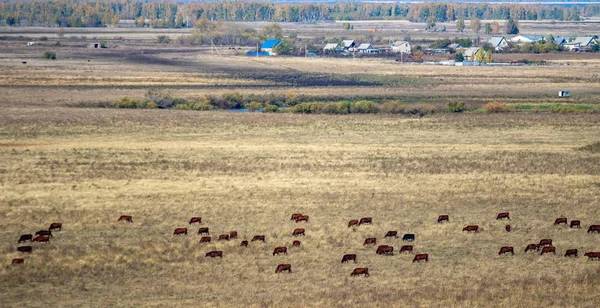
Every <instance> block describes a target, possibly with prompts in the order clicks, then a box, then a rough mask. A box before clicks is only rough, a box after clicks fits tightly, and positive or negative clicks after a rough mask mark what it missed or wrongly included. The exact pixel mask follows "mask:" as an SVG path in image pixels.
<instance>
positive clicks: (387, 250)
mask: <svg viewBox="0 0 600 308" xmlns="http://www.w3.org/2000/svg"><path fill="white" fill-rule="evenodd" d="M496 219H497V220H500V219H508V220H510V213H508V212H503V213H499V214H498V215H497V216H496ZM291 220H293V221H295V222H296V223H298V222H304V223H308V222H309V216H308V215H303V214H301V213H294V214H292V217H291ZM117 221H124V222H129V223H133V218H132V216H129V215H122V216H120V217H119V218H118V219H117ZM449 221H450V218H449V215H440V216H439V217H438V219H437V223H444V222H449ZM194 223H197V224H202V218H201V217H192V218H191V219H190V220H189V225H192V224H194ZM364 224H373V218H371V217H363V218H361V219H360V220H359V219H352V220H350V221H349V222H348V228H351V227H359V226H361V225H364ZM561 224H564V225H568V226H569V227H570V228H581V221H579V220H571V223H570V224H568V221H567V218H564V217H561V218H557V219H556V220H555V221H554V225H561ZM61 230H62V223H60V222H54V223H51V224H50V227H49V228H48V229H47V230H39V231H38V232H36V233H35V237H34V236H33V235H32V234H23V235H21V236H20V238H19V240H18V241H17V244H21V243H23V242H31V243H33V242H38V243H46V244H48V243H50V238H53V237H54V236H53V234H52V231H61ZM505 230H506V231H507V232H511V230H512V229H511V226H510V225H508V224H507V225H506V226H505ZM462 231H463V232H467V233H471V232H473V233H478V232H482V230H481V228H479V226H478V225H467V226H465V227H464V228H463V229H462ZM587 232H588V233H600V225H591V226H590V227H589V228H588V230H587ZM197 234H198V235H207V236H202V237H201V238H200V241H199V243H200V244H203V243H210V242H211V237H210V232H209V228H208V227H200V228H199V229H198V232H197ZM305 234H306V230H305V229H304V228H296V229H294V230H293V231H292V233H291V235H292V236H294V237H296V236H300V235H302V236H304V235H305ZM182 235H183V236H187V235H188V228H187V227H179V228H175V230H174V231H173V236H182ZM388 237H392V238H398V231H394V230H392V231H387V232H386V233H385V235H384V238H388ZM237 238H238V233H237V231H230V232H229V233H224V234H220V235H219V236H218V238H217V240H218V241H230V240H233V239H237ZM257 241H258V242H263V243H266V240H265V236H264V235H255V236H254V237H252V239H251V242H257ZM402 241H403V242H414V241H415V234H412V233H407V234H404V235H403V237H402ZM248 244H249V243H248V240H242V241H241V243H240V246H241V247H248ZM301 245H302V242H301V241H299V240H294V241H293V242H292V247H299V246H301ZM367 245H373V246H375V245H377V238H375V237H371V238H366V239H365V240H364V242H363V246H367ZM32 250H33V248H32V246H18V247H17V251H18V252H21V253H29V254H31V253H32ZM413 250H414V247H413V245H403V246H402V247H400V250H399V251H398V253H400V254H403V253H408V254H413ZM531 251H534V252H539V253H540V255H544V254H548V253H552V254H556V247H555V246H553V245H552V239H542V240H540V241H539V243H532V244H528V245H527V247H525V253H528V252H531ZM287 253H288V248H287V247H286V246H278V247H275V248H274V250H273V256H276V255H281V254H283V255H287ZM375 253H376V254H377V255H382V256H392V255H394V247H393V246H389V245H379V246H377V249H376V250H375ZM504 254H511V255H514V254H515V249H514V247H513V246H502V247H500V251H499V252H498V255H504ZM205 256H206V257H208V258H217V257H219V258H223V251H220V250H213V251H209V252H207V253H206V255H205ZM564 256H565V257H578V250H577V249H575V248H570V249H567V250H566V251H565V254H564ZM584 256H586V257H588V260H600V252H586V253H585V254H584ZM350 261H353V262H354V263H358V260H357V256H356V254H345V255H344V256H343V257H342V261H341V263H348V262H350ZM420 261H425V262H429V254H427V253H417V254H415V255H414V258H413V260H412V262H420ZM23 263H24V258H15V259H13V260H12V264H23ZM284 271H287V272H288V273H292V265H291V264H279V265H277V267H276V269H275V273H280V272H284ZM350 275H351V276H359V275H363V276H365V277H368V276H369V269H368V268H366V267H357V268H355V269H354V270H353V271H352V273H351V274H350Z"/></svg>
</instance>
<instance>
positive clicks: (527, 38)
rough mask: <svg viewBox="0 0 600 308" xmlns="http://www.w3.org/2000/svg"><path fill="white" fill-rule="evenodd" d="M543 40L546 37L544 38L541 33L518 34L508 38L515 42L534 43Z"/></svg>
mask: <svg viewBox="0 0 600 308" xmlns="http://www.w3.org/2000/svg"><path fill="white" fill-rule="evenodd" d="M545 40H546V38H544V37H543V36H541V35H518V36H515V37H513V38H511V39H510V41H511V42H513V43H517V44H523V43H530V44H535V43H537V42H539V41H542V42H543V41H545Z"/></svg>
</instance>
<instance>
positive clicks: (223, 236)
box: [218, 234, 229, 241]
mask: <svg viewBox="0 0 600 308" xmlns="http://www.w3.org/2000/svg"><path fill="white" fill-rule="evenodd" d="M218 240H219V241H229V234H221V235H219V239H218Z"/></svg>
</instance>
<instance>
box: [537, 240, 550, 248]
mask: <svg viewBox="0 0 600 308" xmlns="http://www.w3.org/2000/svg"><path fill="white" fill-rule="evenodd" d="M538 246H539V247H544V246H552V240H551V239H549V238H545V239H543V240H541V241H540V243H539V244H538ZM538 249H539V248H538Z"/></svg>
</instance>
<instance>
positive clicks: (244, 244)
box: [240, 241, 248, 247]
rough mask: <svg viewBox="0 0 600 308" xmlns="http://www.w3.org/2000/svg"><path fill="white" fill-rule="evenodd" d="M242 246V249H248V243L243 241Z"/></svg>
mask: <svg viewBox="0 0 600 308" xmlns="http://www.w3.org/2000/svg"><path fill="white" fill-rule="evenodd" d="M240 246H241V247H248V241H242V242H241V243H240Z"/></svg>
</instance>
